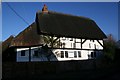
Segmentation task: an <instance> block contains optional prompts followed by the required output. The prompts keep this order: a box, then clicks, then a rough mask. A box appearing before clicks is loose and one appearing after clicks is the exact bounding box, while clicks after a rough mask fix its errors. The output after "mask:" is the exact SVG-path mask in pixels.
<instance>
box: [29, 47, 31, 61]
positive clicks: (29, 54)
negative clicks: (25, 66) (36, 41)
mask: <svg viewBox="0 0 120 80" xmlns="http://www.w3.org/2000/svg"><path fill="white" fill-rule="evenodd" d="M29 62H31V47H29Z"/></svg>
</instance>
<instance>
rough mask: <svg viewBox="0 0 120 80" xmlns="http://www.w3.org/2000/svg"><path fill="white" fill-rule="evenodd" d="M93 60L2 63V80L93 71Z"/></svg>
mask: <svg viewBox="0 0 120 80" xmlns="http://www.w3.org/2000/svg"><path fill="white" fill-rule="evenodd" d="M95 64H96V63H95V61H94V60H83V61H61V62H58V61H56V62H26V63H25V62H17V63H15V62H4V63H3V67H2V78H3V79H13V78H17V79H21V80H22V78H24V79H25V78H34V77H35V78H37V77H40V76H42V75H44V74H59V73H60V74H61V73H64V72H68V71H71V72H73V71H79V70H91V69H95V68H96V66H95Z"/></svg>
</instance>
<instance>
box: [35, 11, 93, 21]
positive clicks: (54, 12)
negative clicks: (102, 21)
mask: <svg viewBox="0 0 120 80" xmlns="http://www.w3.org/2000/svg"><path fill="white" fill-rule="evenodd" d="M36 13H37V14H39V13H40V14H43V13H42V11H40V10H38V11H37V12H36ZM49 13H53V14H60V15H65V16H72V17H78V18H84V19H87V20H92V19H91V18H88V17H84V16H78V15H73V14H68V13H62V12H56V11H50V10H49V11H48V14H49ZM92 21H94V20H92Z"/></svg>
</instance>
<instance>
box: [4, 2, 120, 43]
mask: <svg viewBox="0 0 120 80" xmlns="http://www.w3.org/2000/svg"><path fill="white" fill-rule="evenodd" d="M8 4H9V5H10V6H11V7H12V8H13V9H14V10H15V11H16V12H17V14H19V15H20V16H22V17H23V18H24V20H25V21H27V23H28V24H26V23H25V21H23V20H22V19H21V18H20V17H18V16H17V15H16V14H15V12H14V11H12V10H11V9H10V8H9V7H8V5H7V4H6V2H2V40H3V41H4V40H6V39H7V38H8V37H9V36H10V35H14V36H16V35H18V34H19V33H20V32H21V31H23V30H24V29H25V28H27V27H28V26H29V25H30V24H32V23H33V22H34V21H35V16H36V12H37V11H38V10H42V7H43V5H44V4H46V5H47V6H48V10H50V11H56V12H60V13H65V14H72V15H77V16H83V17H88V18H91V19H92V20H94V21H95V22H96V23H97V25H98V26H99V27H100V29H101V30H102V31H103V32H104V33H105V34H106V35H108V34H112V35H113V37H114V38H115V39H116V40H118V3H117V2H8ZM83 27H84V26H83Z"/></svg>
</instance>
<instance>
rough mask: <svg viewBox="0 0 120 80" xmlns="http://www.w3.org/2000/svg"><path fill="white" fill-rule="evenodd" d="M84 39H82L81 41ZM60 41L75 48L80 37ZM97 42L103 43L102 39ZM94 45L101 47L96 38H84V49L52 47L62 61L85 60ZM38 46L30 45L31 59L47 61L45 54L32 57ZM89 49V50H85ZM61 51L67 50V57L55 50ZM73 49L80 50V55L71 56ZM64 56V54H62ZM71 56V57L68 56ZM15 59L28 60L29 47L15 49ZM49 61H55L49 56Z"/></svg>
mask: <svg viewBox="0 0 120 80" xmlns="http://www.w3.org/2000/svg"><path fill="white" fill-rule="evenodd" d="M84 40H85V39H82V42H83V41H84ZM60 41H61V42H62V43H65V48H77V49H81V39H72V40H71V38H64V37H63V38H60ZM74 41H76V42H78V43H76V44H75V47H74ZM99 42H100V43H101V44H102V45H103V41H102V40H99ZM95 45H96V49H97V50H102V49H103V47H102V46H101V45H100V44H99V43H98V42H97V40H94V41H93V40H86V41H85V42H84V43H83V45H82V49H86V50H82V49H81V50H75V49H74V50H67V49H66V50H65V49H53V53H54V54H55V56H56V57H57V59H58V60H59V61H63V60H85V59H88V58H89V57H88V55H91V52H93V50H94V49H95ZM38 48H41V46H37V47H31V61H48V59H47V58H46V56H45V55H44V54H39V57H34V56H33V54H34V51H35V50H38ZM87 49H89V50H87ZM22 50H25V56H21V51H22ZM61 51H68V56H69V58H61V57H60V56H58V55H56V52H58V53H60V52H61ZM74 51H80V52H81V57H78V56H77V58H75V57H73V58H72V56H74ZM64 56H65V54H64ZM70 56H71V57H70ZM16 60H17V62H22V61H23V62H24V61H29V48H18V49H17V56H16ZM50 60H51V61H55V60H56V59H55V57H53V56H51V59H50Z"/></svg>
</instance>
